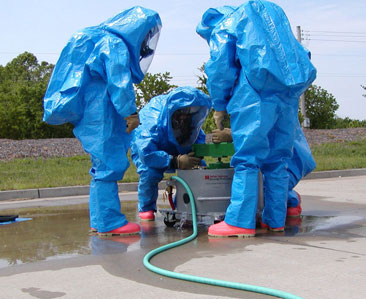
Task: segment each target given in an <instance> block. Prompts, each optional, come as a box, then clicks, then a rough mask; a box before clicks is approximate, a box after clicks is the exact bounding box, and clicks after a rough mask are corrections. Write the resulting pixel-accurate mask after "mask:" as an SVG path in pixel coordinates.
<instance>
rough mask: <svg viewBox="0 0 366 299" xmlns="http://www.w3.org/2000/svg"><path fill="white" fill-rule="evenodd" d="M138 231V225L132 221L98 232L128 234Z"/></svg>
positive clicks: (99, 233) (107, 234) (102, 233)
mask: <svg viewBox="0 0 366 299" xmlns="http://www.w3.org/2000/svg"><path fill="white" fill-rule="evenodd" d="M139 233H140V225H138V224H137V223H134V222H128V223H127V224H126V225H124V226H121V227H118V228H116V229H114V230H111V231H109V232H98V235H100V236H130V235H137V234H139Z"/></svg>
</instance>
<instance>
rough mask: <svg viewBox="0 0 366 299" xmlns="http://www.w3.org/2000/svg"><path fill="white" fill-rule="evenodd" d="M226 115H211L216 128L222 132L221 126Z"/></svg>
mask: <svg viewBox="0 0 366 299" xmlns="http://www.w3.org/2000/svg"><path fill="white" fill-rule="evenodd" d="M225 115H226V111H225V110H223V111H215V112H214V114H213V118H214V120H215V124H216V128H218V129H220V130H223V129H224V125H223V124H222V122H223V120H224V117H225Z"/></svg>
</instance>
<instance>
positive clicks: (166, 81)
mask: <svg viewBox="0 0 366 299" xmlns="http://www.w3.org/2000/svg"><path fill="white" fill-rule="evenodd" d="M171 79H172V77H171V76H170V73H169V72H165V73H163V74H161V73H157V74H150V73H146V75H145V78H144V80H142V81H141V82H140V83H139V84H136V85H135V93H136V106H137V110H140V109H141V108H142V107H144V106H145V105H146V104H147V103H148V102H149V101H150V99H151V98H153V97H155V96H158V95H161V94H166V93H168V92H170V91H171V90H172V89H173V88H176V87H177V86H176V85H172V84H170V80H171Z"/></svg>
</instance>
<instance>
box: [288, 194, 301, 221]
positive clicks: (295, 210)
mask: <svg viewBox="0 0 366 299" xmlns="http://www.w3.org/2000/svg"><path fill="white" fill-rule="evenodd" d="M295 192H296V191H295ZM296 194H297V197H298V198H299V204H298V205H297V206H296V207H289V208H287V217H300V215H301V211H302V209H301V196H300V194H299V193H297V192H296Z"/></svg>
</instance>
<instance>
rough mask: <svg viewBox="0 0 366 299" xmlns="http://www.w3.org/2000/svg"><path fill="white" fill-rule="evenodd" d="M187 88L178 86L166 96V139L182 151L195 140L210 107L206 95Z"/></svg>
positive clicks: (189, 146)
mask: <svg viewBox="0 0 366 299" xmlns="http://www.w3.org/2000/svg"><path fill="white" fill-rule="evenodd" d="M188 90H190V88H188V87H186V88H185V89H179V88H178V89H177V90H175V92H173V93H171V94H169V97H168V98H167V108H168V111H167V115H166V117H167V123H168V139H169V141H170V142H171V143H174V144H175V145H176V146H177V148H180V149H181V150H183V151H185V150H186V148H191V147H192V144H194V142H195V141H196V139H197V137H198V135H199V133H200V131H201V127H202V125H203V122H204V121H205V119H206V117H207V115H208V113H209V111H210V108H211V103H210V101H209V98H208V97H205V96H203V94H201V93H198V92H191V93H187V92H186V91H188ZM191 91H193V89H191ZM182 117H183V118H182Z"/></svg>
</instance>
